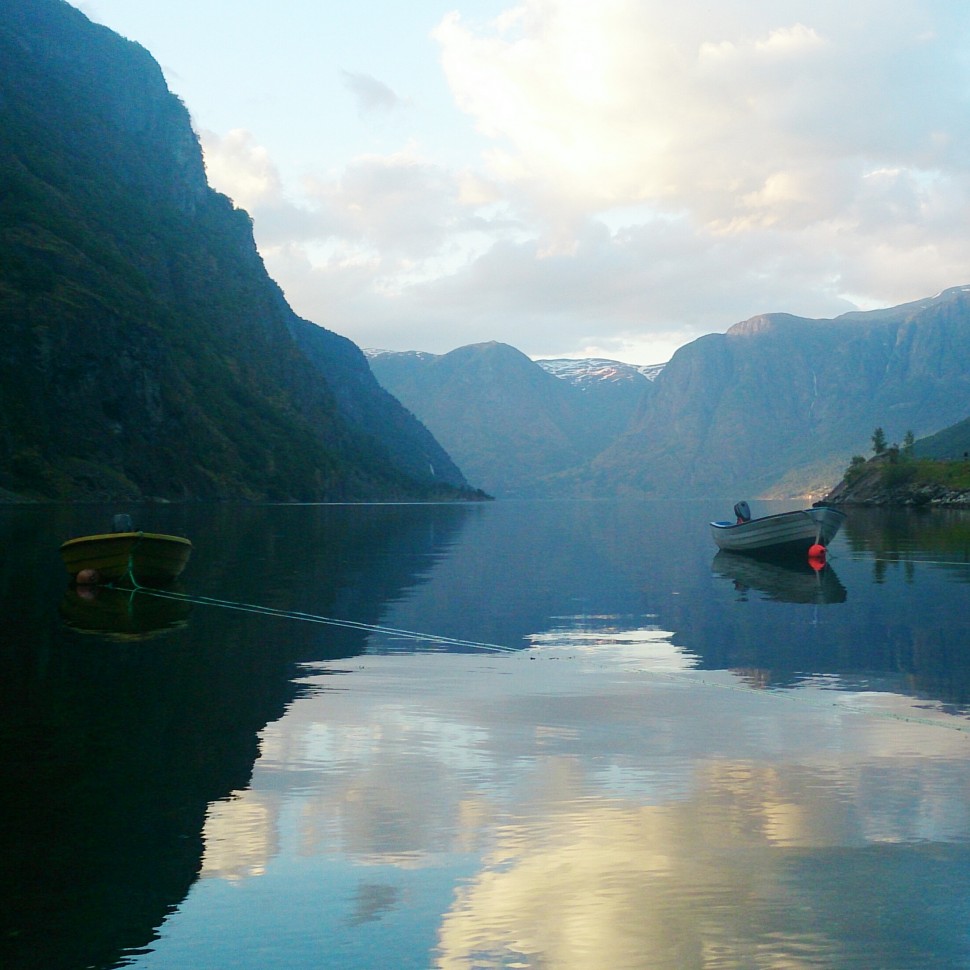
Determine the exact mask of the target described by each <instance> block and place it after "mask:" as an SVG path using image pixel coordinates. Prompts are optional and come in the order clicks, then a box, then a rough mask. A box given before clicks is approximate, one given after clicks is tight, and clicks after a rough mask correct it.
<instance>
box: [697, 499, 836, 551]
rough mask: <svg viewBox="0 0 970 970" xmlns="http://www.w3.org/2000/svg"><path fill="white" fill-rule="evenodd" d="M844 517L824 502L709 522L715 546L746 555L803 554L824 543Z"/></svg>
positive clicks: (825, 544) (832, 534)
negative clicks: (746, 518)
mask: <svg viewBox="0 0 970 970" xmlns="http://www.w3.org/2000/svg"><path fill="white" fill-rule="evenodd" d="M844 521H845V513H843V512H840V511H839V510H838V509H833V508H830V507H829V506H826V505H820V506H817V507H812V508H810V509H798V510H796V511H794V512H782V513H781V514H780V515H767V516H765V517H764V518H760V519H751V520H750V521H748V522H712V523H711V535H712V536H713V538H714V542H715V544H716V545H717V547H718V548H719V549H726V550H728V551H730V552H744V553H748V554H749V555H766V556H794V555H807V554H808V550H809V549H810V548H811V547H812V546H813V545H815V544H820V545H823V546H827V545H828V544H829V543H830V542H831V541H832V539H833V538H835V535H836V533H837V532H838V531H839V529H840V528H841V527H842V523H843V522H844Z"/></svg>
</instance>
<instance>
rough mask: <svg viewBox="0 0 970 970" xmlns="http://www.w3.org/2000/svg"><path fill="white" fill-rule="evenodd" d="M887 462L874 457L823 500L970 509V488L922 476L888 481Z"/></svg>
mask: <svg viewBox="0 0 970 970" xmlns="http://www.w3.org/2000/svg"><path fill="white" fill-rule="evenodd" d="M886 467H887V461H886V459H885V458H882V457H880V458H872V459H870V460H869V461H868V462H867V463H866V466H865V468H864V469H863V470H862V471H861V472H857V473H856V474H854V475H849V476H847V477H846V478H843V479H842V481H841V482H839V484H838V485H836V486H835V488H833V489H832V491H831V492H829V493H828V494H827V495H826V496H825V497H824V498H823V499H822V501H823V502H825V504H826V505H862V506H890V507H900V508H946V509H966V508H970V489H952V488H948V487H947V486H946V485H942V484H940V483H939V482H925V481H920V480H918V479H914V480H912V481H907V482H901V483H899V484H893V485H890V484H887V482H886V477H887V476H886Z"/></svg>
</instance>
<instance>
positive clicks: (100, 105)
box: [0, 0, 464, 500]
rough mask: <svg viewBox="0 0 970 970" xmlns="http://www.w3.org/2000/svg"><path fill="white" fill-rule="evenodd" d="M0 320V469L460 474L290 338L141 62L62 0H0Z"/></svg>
mask: <svg viewBox="0 0 970 970" xmlns="http://www.w3.org/2000/svg"><path fill="white" fill-rule="evenodd" d="M0 321H2V326H3V334H2V348H3V349H2V351H0V487H4V488H7V489H10V490H13V491H16V492H23V493H27V494H32V495H38V496H48V497H50V496H63V497H105V498H109V497H122V496H137V495H150V496H161V497H165V498H225V497H237V498H252V499H283V500H285V499H314V500H326V499H346V498H358V499H369V498H400V497H429V495H436V496H437V495H442V496H447V495H453V494H454V487H455V486H458V487H459V488H460V487H462V486H464V480H463V478H462V476H461V473H460V472H458V470H457V469H455V468H454V467H453V466H452V467H450V468H448V467H447V462H446V461H445V459H444V458H442V457H441V455H440V454H439V453H437V452H436V453H435V454H436V457H437V458H438V461H437V462H436V465H437V467H439V468H441V469H442V470H445V471H446V474H444V475H443V476H442V477H436V476H435V475H433V474H432V473H431V472H430V470H429V469H430V465H431V463H430V462H429V461H427V460H426V459H427V457H428V455H429V454H430V453H431V452H433V451H434V448H435V443H434V442H431V441H429V440H428V434H427V431H426V429H424V428H423V427H421V426H420V425H419V423H418V422H417V421H416V420H414V418H413V417H412V416H411V415H409V414H408V413H407V412H406V411H404V409H403V408H401V407H399V406H398V405H397V402H395V401H393V399H390V400H388V399H386V395H384V392H383V391H381V389H380V388H379V386H378V385H377V383H376V381H375V380H373V378H372V376H371V375H370V374H369V371H368V370H367V368H366V365H364V366H363V367H358V368H357V375H356V378H355V380H354V382H353V383H352V385H351V384H347V383H346V382H344V383H343V384H340V380H341V375H342V374H343V373H345V372H346V367H345V366H344V363H343V358H345V357H346V354H340V353H335V349H336V348H337V343H336V341H334V342H332V343H331V345H330V346H329V347H328V348H326V350H325V352H323V353H320V354H318V355H317V356H316V357H315V358H314V360H313V361H312V362H311V361H310V360H309V359H308V358H307V355H306V354H305V353H304V351H303V350H301V348H300V347H299V346H298V345H297V342H296V341H295V340H294V337H293V335H292V333H291V328H294V327H296V326H297V325H299V324H301V323H305V322H303V321H299V320H298V319H297V318H296V317H295V315H294V314H293V313H292V311H291V310H290V308H289V306H288V305H287V304H286V302H285V300H284V298H283V296H282V293H281V292H280V290H279V288H278V287H277V286H276V284H275V283H274V282H273V281H272V280H271V279H270V278H269V277H268V276H267V274H266V271H265V268H264V266H263V263H262V260H261V259H260V257H259V255H258V253H257V251H256V247H255V244H254V241H253V236H252V227H251V223H250V220H249V217H248V215H247V214H246V213H245V212H243V211H241V210H238V209H235V208H234V207H233V205H232V203H231V202H230V201H229V200H228V199H227V198H225V197H224V196H222V195H220V194H218V193H216V192H214V191H213V190H211V189H210V188H209V186H208V185H207V183H206V179H205V172H204V168H203V164H202V156H201V151H200V148H199V145H198V142H197V139H196V137H195V135H194V133H193V131H192V128H191V125H190V121H189V116H188V112H187V111H186V109H185V107H184V106H183V105H182V104H181V102H180V101H179V100H178V99H177V98H176V97H175V96H174V95H172V94H171V93H170V92H169V91H168V89H167V87H166V85H165V81H164V78H163V77H162V74H161V71H160V69H159V67H158V65H157V64H156V63H155V62H154V60H153V59H152V58H151V56H150V55H149V54H148V53H147V52H146V51H145V50H144V49H143V48H141V47H139V46H138V45H137V44H134V43H131V42H129V41H126V40H123V39H122V38H120V37H118V36H117V35H115V34H113V33H112V32H111V31H109V30H107V29H106V28H103V27H100V26H97V25H95V24H92V23H90V22H89V21H88V20H87V19H86V18H85V17H84V16H83V15H82V14H81V13H79V12H78V11H77V10H75V9H74V8H72V7H70V6H69V5H68V4H66V3H64V2H62V0H8V2H6V3H5V4H4V5H3V8H2V10H0ZM307 326H309V324H307ZM332 336H334V337H335V335H332ZM375 402H376V403H375ZM415 452H416V453H417V455H418V457H416V456H415V454H414V453H415ZM439 452H440V449H439Z"/></svg>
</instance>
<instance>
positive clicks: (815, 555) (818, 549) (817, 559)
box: [808, 542, 826, 569]
mask: <svg viewBox="0 0 970 970" xmlns="http://www.w3.org/2000/svg"><path fill="white" fill-rule="evenodd" d="M825 551H826V550H825V546H823V545H822V544H821V543H818V542H816V543H815V545H813V546H809V549H808V562H809V565H810V566H811V567H812V568H813V569H821V568H822V567H823V566H824V565H825Z"/></svg>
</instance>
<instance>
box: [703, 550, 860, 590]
mask: <svg viewBox="0 0 970 970" xmlns="http://www.w3.org/2000/svg"><path fill="white" fill-rule="evenodd" d="M711 569H712V570H713V571H714V572H715V573H717V574H718V575H720V576H723V577H724V578H725V579H729V580H731V581H732V582H733V583H734V587H735V589H736V590H737V591H738V592H739V593H741V594H747V593H748V591H749V590H758V591H759V592H762V593H765V594H766V595H765V597H764V598H765V599H768V600H774V601H777V602H779V603H844V602H845V599H846V591H845V587H844V586H843V585H842V583H841V582H840V581H839V577H838V576H836V574H835V570H834V569H833V568H832V567H831V566H830V565H828V564H826V565H825V566H822V568H821V569H816V568H814V567H813V566H811V565H810V564H809V563H808V561H807V560H805V561H798V560H786V561H783V560H777V561H772V560H766V559H754V558H752V557H750V556H744V555H739V554H738V553H733V552H726V551H724V550H721V551H720V552H718V554H717V555H716V556H715V557H714V561H713V562H712V563H711Z"/></svg>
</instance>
